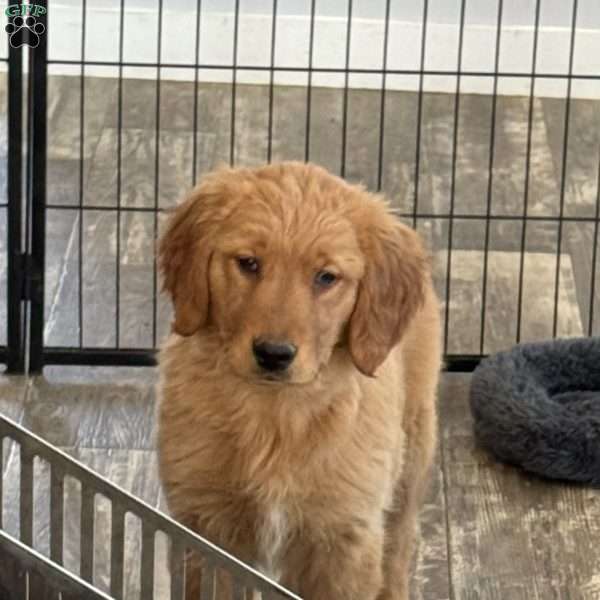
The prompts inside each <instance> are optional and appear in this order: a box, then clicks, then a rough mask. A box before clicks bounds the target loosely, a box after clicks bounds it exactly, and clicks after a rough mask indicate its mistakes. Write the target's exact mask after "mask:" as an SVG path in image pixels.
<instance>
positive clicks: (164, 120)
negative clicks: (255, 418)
mask: <svg viewBox="0 0 600 600" xmlns="http://www.w3.org/2000/svg"><path fill="white" fill-rule="evenodd" d="M40 18H41V19H42V22H43V23H44V24H46V25H47V35H42V36H40V42H39V45H38V46H37V47H36V48H32V49H31V50H30V57H31V61H30V66H31V69H30V75H29V77H30V82H31V92H32V93H31V96H32V105H31V111H32V115H31V117H30V118H31V129H32V131H31V136H30V139H29V141H30V160H31V164H32V165H33V167H32V172H33V173H34V174H35V175H34V176H33V177H32V179H31V194H30V195H31V206H32V219H31V223H32V241H33V245H32V258H31V268H32V269H33V270H34V276H33V277H32V278H30V279H31V281H32V284H31V354H30V357H31V367H32V368H33V369H40V368H41V367H42V366H43V364H50V363H72V364H129V365H132V364H152V362H153V360H154V358H153V357H154V351H155V349H156V348H157V346H158V345H159V344H160V341H161V339H162V338H163V336H164V335H165V334H166V333H167V331H168V327H169V320H170V309H169V306H168V303H167V301H166V299H165V298H163V297H162V296H161V295H160V293H159V288H160V282H159V280H158V276H157V272H156V266H155V262H154V246H155V239H156V237H157V235H158V234H159V232H160V230H161V227H162V224H163V222H164V211H165V209H168V208H169V207H172V206H173V205H174V204H175V203H176V202H177V201H178V199H180V198H181V196H182V195H183V194H184V193H185V191H186V190H188V189H189V188H191V187H192V186H193V185H194V183H195V182H197V181H198V180H199V179H200V178H201V177H202V175H203V174H204V173H206V172H207V171H209V170H210V169H212V168H213V167H215V166H216V165H218V164H219V163H221V162H225V163H229V164H232V165H257V164H261V163H264V162H269V161H277V160H287V159H295V160H309V161H313V162H317V163H320V164H322V165H323V166H325V167H327V168H329V169H330V170H332V171H334V172H337V173H339V174H340V175H341V176H343V177H345V178H347V179H348V180H350V181H357V182H358V181H360V182H363V183H364V184H365V185H367V187H368V188H369V189H371V190H374V191H380V192H382V193H383V194H384V195H385V196H387V198H388V199H389V200H390V202H391V205H392V207H393V209H394V211H395V212H396V213H397V215H398V217H399V218H401V219H403V220H405V221H406V222H407V223H409V224H411V225H412V226H414V227H415V228H416V229H417V230H418V231H419V232H420V233H421V234H422V235H423V237H424V238H425V239H426V241H427V243H428V245H429V247H430V249H431V253H432V259H433V264H434V279H435V285H436V288H437V291H438V293H439V295H440V297H441V298H442V300H443V318H444V332H445V336H444V339H445V343H444V348H445V353H446V357H447V362H448V365H449V367H450V368H456V369H465V368H471V367H473V366H474V365H475V364H476V362H477V361H478V360H479V359H480V357H481V356H483V355H486V354H488V353H491V352H495V351H498V350H501V349H504V348H507V347H509V346H511V345H512V344H514V343H517V342H520V341H533V340H537V339H542V338H552V337H562V336H575V335H597V334H598V333H599V332H600V316H599V310H600V287H599V286H598V284H597V282H598V278H599V276H600V274H599V271H600V260H599V258H598V245H599V237H600V235H599V231H598V224H599V216H600V214H599V211H600V133H599V132H600V127H598V122H599V120H600V64H599V62H598V59H597V57H598V56H600V11H598V7H597V3H595V2H593V1H591V0H569V2H561V3H557V2H554V1H553V0H526V1H525V2H514V1H512V0H486V2H475V1H474V0H452V1H450V2H449V1H446V0H443V1H442V0H420V1H419V2H414V3H403V2H401V1H400V0H379V1H376V2H372V1H369V2H367V1H366V0H339V1H336V2H324V1H317V0H297V1H292V0H228V1H225V0H223V1H220V2H217V1H216V0H203V1H201V0H154V1H153V2H139V1H138V0H114V2H112V3H108V4H107V6H106V7H104V9H102V10H99V9H98V7H97V6H96V4H95V3H94V2H92V1H90V0H88V1H86V0H82V2H81V3H80V4H77V7H76V9H73V8H68V7H67V8H65V7H64V6H63V5H62V4H55V5H54V4H52V3H50V4H49V6H48V14H47V20H45V19H46V16H43V17H40ZM595 57H596V58H595ZM40 265H41V266H40ZM9 322H10V320H9Z"/></svg>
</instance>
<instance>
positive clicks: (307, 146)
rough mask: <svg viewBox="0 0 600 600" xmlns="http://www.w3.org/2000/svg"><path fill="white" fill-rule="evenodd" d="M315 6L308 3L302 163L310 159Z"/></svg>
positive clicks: (313, 1) (314, 0) (313, 3)
mask: <svg viewBox="0 0 600 600" xmlns="http://www.w3.org/2000/svg"><path fill="white" fill-rule="evenodd" d="M315 4H316V0H311V3H310V34H309V40H308V82H307V87H306V129H305V133H304V162H308V160H309V158H310V119H311V110H312V73H313V71H312V70H313V54H314V48H315Z"/></svg>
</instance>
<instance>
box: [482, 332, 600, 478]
mask: <svg viewBox="0 0 600 600" xmlns="http://www.w3.org/2000/svg"><path fill="white" fill-rule="evenodd" d="M470 400H471V410H472V411H473V416H474V419H475V434H476V437H477V439H478V440H479V442H480V443H481V445H482V446H484V447H485V448H487V449H488V450H490V451H491V452H492V453H493V454H494V455H495V456H497V457H498V458H499V459H501V460H504V461H506V462H509V463H512V464H515V465H520V466H521V467H522V468H523V469H526V470H527V471H531V472H532V473H535V474H537V475H541V476H543V477H548V478H552V479H568V480H571V481H577V482H581V483H587V484H591V485H594V486H600V338H579V339H567V340H557V341H551V342H543V343H538V344H523V345H521V346H516V347H515V348H513V349H512V350H510V351H508V352H502V353H499V354H496V355H493V356H491V357H489V358H487V359H485V360H483V361H482V362H481V364H480V365H479V367H477V369H476V370H475V372H474V373H473V379H472V383H471V393H470Z"/></svg>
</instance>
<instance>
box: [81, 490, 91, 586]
mask: <svg viewBox="0 0 600 600" xmlns="http://www.w3.org/2000/svg"><path fill="white" fill-rule="evenodd" d="M94 498H95V493H94V490H93V489H92V488H91V487H90V486H88V485H86V484H84V483H83V482H82V484H81V515H80V517H81V518H80V527H79V531H80V541H79V546H80V557H79V558H80V573H81V577H82V579H85V580H86V581H90V582H91V581H92V579H93V577H94Z"/></svg>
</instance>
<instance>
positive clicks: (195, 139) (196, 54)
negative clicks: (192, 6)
mask: <svg viewBox="0 0 600 600" xmlns="http://www.w3.org/2000/svg"><path fill="white" fill-rule="evenodd" d="M201 14H202V0H197V3H196V47H195V49H194V64H195V67H194V115H193V117H192V119H193V132H192V137H193V148H192V185H196V168H197V162H198V64H199V62H200V17H201Z"/></svg>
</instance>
